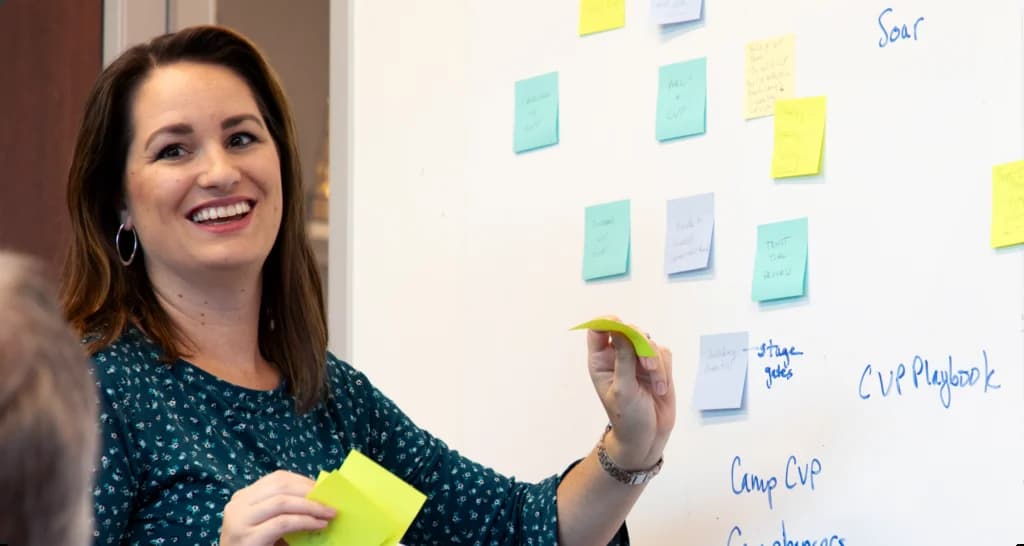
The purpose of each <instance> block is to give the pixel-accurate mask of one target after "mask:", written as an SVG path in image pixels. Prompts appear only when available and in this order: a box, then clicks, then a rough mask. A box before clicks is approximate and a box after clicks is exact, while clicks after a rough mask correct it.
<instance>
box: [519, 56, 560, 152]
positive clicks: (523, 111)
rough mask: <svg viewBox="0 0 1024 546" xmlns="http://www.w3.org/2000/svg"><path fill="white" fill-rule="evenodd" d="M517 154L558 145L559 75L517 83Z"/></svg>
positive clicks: (555, 73)
mask: <svg viewBox="0 0 1024 546" xmlns="http://www.w3.org/2000/svg"><path fill="white" fill-rule="evenodd" d="M515 115H516V119H515V143H514V146H515V151H516V153H519V152H525V151H527V150H534V149H537V148H543V147H545V146H551V145H552V144H558V72H551V73H549V74H544V75H542V76H537V77H535V78H530V79H526V80H520V81H518V82H516V114H515Z"/></svg>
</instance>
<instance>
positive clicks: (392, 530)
mask: <svg viewBox="0 0 1024 546" xmlns="http://www.w3.org/2000/svg"><path fill="white" fill-rule="evenodd" d="M308 498H310V499H312V500H315V501H317V502H320V503H322V504H326V505H328V506H331V507H333V508H334V509H336V510H337V511H338V514H337V516H336V517H335V518H334V519H333V520H331V522H330V523H329V524H328V525H327V527H326V528H324V529H321V530H320V531H314V532H300V533H290V534H288V535H286V536H285V537H284V538H285V541H286V542H288V544H289V545H290V546H367V545H369V546H393V545H395V544H398V541H399V540H401V538H402V536H404V535H405V532H406V531H407V530H408V529H409V526H410V525H412V522H413V520H414V519H415V518H416V514H418V513H419V511H420V508H422V507H423V503H424V502H426V495H424V494H423V493H420V492H419V491H417V490H416V489H415V488H413V487H412V486H410V485H408V484H407V483H405V482H404V481H402V480H401V478H399V477H397V476H395V475H394V474H391V473H390V472H388V471H387V470H386V469H384V468H383V467H381V466H380V465H378V464H377V463H376V462H374V461H372V460H371V459H369V458H367V457H366V456H364V455H363V454H362V453H359V452H358V451H355V450H353V451H351V452H350V453H349V455H348V457H346V458H345V462H344V463H343V464H342V465H341V468H340V469H338V470H336V471H334V472H326V473H325V472H321V473H320V476H318V477H317V481H316V485H314V486H313V490H312V491H311V492H310V494H309V495H308Z"/></svg>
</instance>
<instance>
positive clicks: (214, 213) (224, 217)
mask: <svg viewBox="0 0 1024 546" xmlns="http://www.w3.org/2000/svg"><path fill="white" fill-rule="evenodd" d="M251 211H252V205H251V204H249V202H248V201H241V202H238V203H234V204H231V205H222V206H211V207H204V208H201V209H198V210H196V211H195V212H193V213H192V215H191V217H190V220H192V221H193V222H195V223H197V224H226V223H228V222H234V221H237V220H241V219H242V218H245V217H246V216H248V214H249V212H251Z"/></svg>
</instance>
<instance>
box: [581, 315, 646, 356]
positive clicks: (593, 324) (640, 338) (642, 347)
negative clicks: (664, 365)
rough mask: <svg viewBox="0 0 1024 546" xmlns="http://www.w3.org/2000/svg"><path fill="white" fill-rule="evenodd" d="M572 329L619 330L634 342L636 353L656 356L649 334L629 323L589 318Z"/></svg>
mask: <svg viewBox="0 0 1024 546" xmlns="http://www.w3.org/2000/svg"><path fill="white" fill-rule="evenodd" d="M570 330H597V331H599V332H618V333H620V334H622V335H624V336H626V337H627V338H628V339H629V341H630V342H631V343H632V344H633V349H635V350H636V354H637V355H639V356H654V348H653V347H651V343H650V342H649V341H647V336H646V335H644V334H642V333H640V332H638V331H636V329H635V328H633V327H632V326H630V325H628V324H623V323H621V322H619V321H617V320H612V319H603V318H599V319H594V320H588V321H587V322H584V323H583V324H580V325H578V326H574V327H572V328H570Z"/></svg>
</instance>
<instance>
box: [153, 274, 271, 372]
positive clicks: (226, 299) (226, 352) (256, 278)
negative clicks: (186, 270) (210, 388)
mask: <svg viewBox="0 0 1024 546" xmlns="http://www.w3.org/2000/svg"><path fill="white" fill-rule="evenodd" d="M150 280H151V282H152V285H153V291H154V293H155V294H156V298H157V301H158V302H159V303H160V305H161V307H163V309H164V311H165V312H166V313H167V315H168V316H169V317H170V319H171V321H172V322H173V323H174V324H175V326H177V327H178V328H179V329H180V330H181V332H182V333H183V334H184V336H185V339H186V340H187V341H188V342H190V345H189V346H188V347H185V348H184V349H185V350H186V354H187V356H186V358H187V359H188V360H189V361H190V362H191V363H192V364H193V365H195V366H197V367H199V368H201V369H203V370H205V371H207V372H209V373H211V374H213V375H215V376H217V377H219V378H221V379H223V380H225V381H228V382H231V383H235V384H237V385H241V386H243V387H249V388H254V389H261V390H268V389H272V388H274V387H276V386H277V384H278V383H279V381H280V375H279V374H278V372H277V371H276V369H275V368H274V367H273V366H272V365H271V364H269V363H268V362H267V361H266V360H265V359H264V358H263V355H262V354H261V353H260V350H259V319H260V298H261V294H262V274H261V273H259V272H256V273H255V274H249V275H244V274H243V275H239V274H237V273H236V274H232V275H230V276H222V277H220V278H203V279H198V280H197V279H185V278H182V277H180V276H175V275H168V274H163V273H161V272H158V271H151V274H150Z"/></svg>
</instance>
